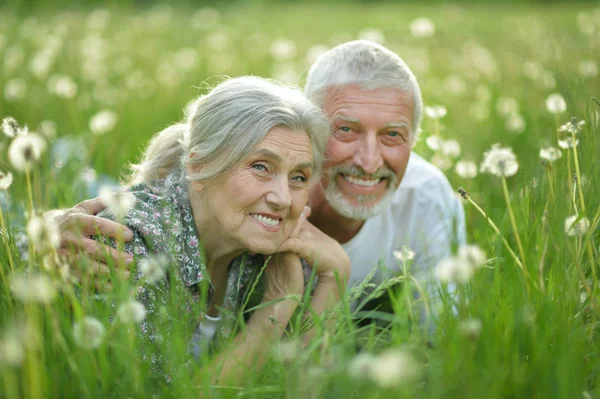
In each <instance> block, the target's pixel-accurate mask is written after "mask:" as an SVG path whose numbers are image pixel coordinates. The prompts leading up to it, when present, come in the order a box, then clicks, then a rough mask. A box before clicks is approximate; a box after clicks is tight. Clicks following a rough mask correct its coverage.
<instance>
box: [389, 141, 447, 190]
mask: <svg viewBox="0 0 600 399" xmlns="http://www.w3.org/2000/svg"><path fill="white" fill-rule="evenodd" d="M406 195H417V196H419V198H420V199H423V200H427V201H432V200H433V201H434V202H440V201H442V202H445V201H446V200H447V199H449V198H452V199H454V197H455V195H454V190H453V189H452V186H451V185H450V182H449V181H448V178H447V177H446V175H444V173H443V172H442V171H441V170H440V169H438V168H437V167H436V166H434V165H432V164H431V163H429V162H427V161H426V160H425V159H423V157H421V156H420V155H419V154H417V153H414V152H413V153H411V155H410V159H409V161H408V166H407V168H406V172H405V174H404V177H403V178H402V182H401V183H400V186H399V187H398V189H397V190H396V193H395V195H394V202H398V201H402V200H404V199H405V196H406Z"/></svg>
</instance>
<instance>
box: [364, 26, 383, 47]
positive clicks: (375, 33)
mask: <svg viewBox="0 0 600 399" xmlns="http://www.w3.org/2000/svg"><path fill="white" fill-rule="evenodd" d="M358 38H359V39H362V40H369V41H372V42H375V43H379V44H383V43H385V35H384V34H383V32H382V31H381V29H377V28H367V29H363V30H361V31H360V32H359V33H358Z"/></svg>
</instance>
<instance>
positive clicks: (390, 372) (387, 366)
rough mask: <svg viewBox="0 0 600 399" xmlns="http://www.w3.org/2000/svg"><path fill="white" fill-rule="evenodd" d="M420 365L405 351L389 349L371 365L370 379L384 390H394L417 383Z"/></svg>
mask: <svg viewBox="0 0 600 399" xmlns="http://www.w3.org/2000/svg"><path fill="white" fill-rule="evenodd" d="M421 371H422V370H421V365H420V364H419V363H417V362H416V361H415V359H414V358H413V357H412V356H411V355H410V354H408V353H407V352H406V351H403V350H400V349H389V350H387V351H385V352H383V353H381V354H380V355H378V356H377V357H376V358H375V360H374V361H373V363H372V367H371V379H372V380H373V381H375V383H377V384H378V385H379V386H381V387H384V388H394V387H398V386H401V385H405V384H408V383H412V382H415V381H417V380H418V379H419V378H420V376H421Z"/></svg>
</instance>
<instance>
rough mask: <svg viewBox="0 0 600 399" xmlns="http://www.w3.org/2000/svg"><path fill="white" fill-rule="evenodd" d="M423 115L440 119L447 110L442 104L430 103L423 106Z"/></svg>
mask: <svg viewBox="0 0 600 399" xmlns="http://www.w3.org/2000/svg"><path fill="white" fill-rule="evenodd" d="M424 111H425V115H427V117H428V118H430V119H434V120H435V119H442V118H443V117H444V116H446V114H447V113H448V111H447V110H446V107H444V106H443V105H432V106H427V107H425V110H424Z"/></svg>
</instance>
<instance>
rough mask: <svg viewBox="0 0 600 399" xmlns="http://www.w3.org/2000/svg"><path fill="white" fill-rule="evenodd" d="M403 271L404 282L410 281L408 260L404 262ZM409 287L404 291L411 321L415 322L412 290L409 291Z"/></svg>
mask: <svg viewBox="0 0 600 399" xmlns="http://www.w3.org/2000/svg"><path fill="white" fill-rule="evenodd" d="M402 271H403V274H404V281H408V279H409V275H408V267H407V266H406V260H404V261H402ZM409 287H410V286H409V285H408V284H407V285H406V289H405V290H404V295H405V296H406V305H407V306H408V315H409V316H410V319H411V320H414V317H413V311H412V304H411V299H410V296H411V295H410V294H411V293H410V289H409Z"/></svg>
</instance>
